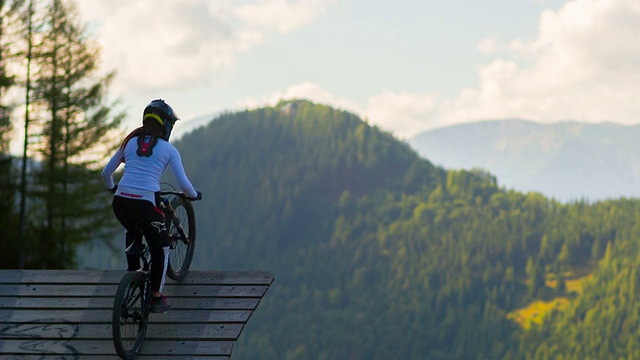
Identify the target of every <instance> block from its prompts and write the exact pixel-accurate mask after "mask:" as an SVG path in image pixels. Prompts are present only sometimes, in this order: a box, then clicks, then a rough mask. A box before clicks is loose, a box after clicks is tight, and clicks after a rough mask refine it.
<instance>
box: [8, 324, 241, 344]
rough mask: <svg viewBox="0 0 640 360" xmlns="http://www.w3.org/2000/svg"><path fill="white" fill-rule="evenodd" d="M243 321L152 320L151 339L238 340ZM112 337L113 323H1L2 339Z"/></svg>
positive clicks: (93, 338)
mask: <svg viewBox="0 0 640 360" xmlns="http://www.w3.org/2000/svg"><path fill="white" fill-rule="evenodd" d="M243 327H244V325H243V324H206V323H201V324H171V325H168V326H166V325H165V326H163V325H159V324H154V323H151V324H149V327H148V328H147V336H146V337H145V339H147V340H162V339H180V340H183V341H186V340H191V341H197V340H237V339H238V336H240V333H241V332H242V329H243ZM62 338H64V339H72V340H74V341H79V340H112V339H113V336H112V329H111V324H60V323H56V324H0V339H31V340H60V339H62Z"/></svg>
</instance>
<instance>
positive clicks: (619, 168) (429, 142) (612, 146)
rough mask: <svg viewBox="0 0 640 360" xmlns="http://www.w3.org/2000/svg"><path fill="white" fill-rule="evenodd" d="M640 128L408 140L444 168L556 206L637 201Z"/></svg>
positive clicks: (475, 128) (496, 127)
mask: <svg viewBox="0 0 640 360" xmlns="http://www.w3.org/2000/svg"><path fill="white" fill-rule="evenodd" d="M639 139H640V126H625V125H619V124H614V123H600V124H586V123H579V122H572V121H566V122H558V123H553V124H541V123H536V122H532V121H526V120H519V119H513V120H495V121H481V122H474V123H465V124H458V125H453V126H448V127H443V128H438V129H434V130H429V131H425V132H423V133H420V134H418V135H416V136H414V137H412V138H410V139H409V140H408V142H409V144H410V145H411V146H412V147H413V148H414V149H416V151H418V153H419V154H420V155H421V156H423V157H424V158H427V159H429V160H430V161H432V162H434V163H435V164H438V165H441V166H443V167H445V168H448V169H473V168H480V169H484V170H485V171H488V172H490V173H492V174H494V175H495V176H496V177H497V179H498V181H499V183H500V185H501V186H503V187H505V188H509V189H515V190H518V191H524V192H528V191H535V192H540V193H542V194H544V195H545V196H548V197H551V198H555V199H557V200H560V201H565V202H566V201H573V200H581V199H587V200H591V201H597V200H604V199H613V198H619V197H640V141H638V140H639Z"/></svg>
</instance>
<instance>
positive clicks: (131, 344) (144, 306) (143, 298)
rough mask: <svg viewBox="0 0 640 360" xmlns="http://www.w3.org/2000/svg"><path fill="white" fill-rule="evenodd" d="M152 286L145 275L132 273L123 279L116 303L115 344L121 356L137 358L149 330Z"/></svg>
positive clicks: (113, 319)
mask: <svg viewBox="0 0 640 360" xmlns="http://www.w3.org/2000/svg"><path fill="white" fill-rule="evenodd" d="M148 297H149V289H148V288H147V282H146V279H145V274H144V273H142V272H138V271H133V272H128V273H126V274H125V275H124V276H123V277H122V280H120V284H119V285H118V291H117V292H116V297H115V300H114V302H113V318H112V332H113V344H114V346H115V348H116V352H117V353H118V356H120V357H121V358H123V359H134V358H135V357H136V356H137V355H138V352H139V351H140V348H141V347H142V342H143V341H144V337H145V335H146V333H147V319H148V316H149V299H148Z"/></svg>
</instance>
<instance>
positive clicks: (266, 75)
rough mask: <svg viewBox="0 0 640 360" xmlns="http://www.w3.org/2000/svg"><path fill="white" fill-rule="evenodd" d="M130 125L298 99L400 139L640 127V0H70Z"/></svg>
mask: <svg viewBox="0 0 640 360" xmlns="http://www.w3.org/2000/svg"><path fill="white" fill-rule="evenodd" d="M78 3H79V8H80V11H81V14H82V18H83V19H84V21H86V22H88V23H89V24H90V25H91V26H90V29H91V35H92V36H93V37H94V38H95V39H96V40H98V41H99V42H100V44H101V45H102V47H103V67H104V68H105V70H116V71H117V78H116V80H115V82H114V84H113V87H112V94H113V96H114V97H115V96H118V97H119V98H120V99H121V100H122V101H123V104H124V105H125V107H126V109H127V110H128V112H129V114H130V116H129V118H128V120H127V122H126V124H125V130H126V129H130V128H133V127H134V126H137V124H138V123H139V113H140V112H141V109H142V108H143V107H144V105H146V103H147V102H148V101H149V100H150V99H152V98H155V97H163V98H165V99H166V100H167V101H168V102H169V103H170V104H172V106H173V107H174V108H175V109H176V111H177V112H178V113H179V114H180V115H181V117H182V118H183V120H185V123H187V122H189V120H191V119H195V118H197V117H200V116H203V115H207V114H216V113H220V112H222V111H229V110H231V111H233V110H240V109H244V108H255V107H258V106H265V105H273V104H275V103H276V102H277V101H278V100H279V99H282V98H285V99H287V98H293V97H304V98H308V99H310V100H312V101H316V102H319V103H325V104H329V105H332V106H335V107H338V108H341V109H345V110H348V111H352V112H355V113H357V114H358V115H360V116H361V117H363V118H365V119H367V120H368V121H369V122H370V123H372V124H376V125H378V126H380V127H382V128H384V129H385V130H389V131H391V132H393V133H394V134H396V135H397V136H398V137H400V138H408V137H411V136H414V135H416V134H418V133H420V132H421V131H425V130H428V129H433V128H437V127H442V126H447V125H451V124H455V123H460V122H468V121H477V120H485V119H502V118H525V119H530V120H534V121H540V122H554V121H559V120H567V119H572V120H578V121H585V122H602V121H614V122H619V123H624V124H636V123H638V116H637V114H638V113H639V111H640V102H639V101H637V99H636V95H635V94H637V93H639V91H638V90H640V46H639V45H638V44H639V43H640V41H639V40H640V1H637V0H447V1H442V0H439V1H432V0H423V1H415V0H414V1H409V0H397V1H382V0H215V1H214V0H183V1H175V0H136V1H135V2H131V1H129V0H90V1H85V0H83V1H79V2H78Z"/></svg>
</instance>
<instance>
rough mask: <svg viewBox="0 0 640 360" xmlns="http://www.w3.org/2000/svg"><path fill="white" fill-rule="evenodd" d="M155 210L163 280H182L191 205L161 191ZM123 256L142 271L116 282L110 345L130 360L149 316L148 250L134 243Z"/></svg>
mask: <svg viewBox="0 0 640 360" xmlns="http://www.w3.org/2000/svg"><path fill="white" fill-rule="evenodd" d="M160 197H161V199H160V204H159V208H160V209H161V210H162V211H163V212H164V214H165V219H166V225H167V231H168V232H169V239H170V247H171V250H172V251H171V255H170V256H169V267H168V268H167V276H169V277H170V278H172V279H174V280H178V281H179V280H182V279H184V277H185V276H187V273H188V272H189V267H190V266H191V260H192V259H193V251H194V249H195V245H196V222H195V212H194V210H193V204H192V203H191V201H190V200H189V199H187V198H186V197H185V195H184V194H183V193H181V192H177V191H161V192H160ZM125 252H126V253H127V255H136V256H138V257H139V258H140V259H141V260H142V268H141V269H140V270H138V271H129V272H127V273H126V274H124V276H123V277H122V279H121V280H120V284H119V285H118V290H117V291H116V296H115V299H114V302H113V314H112V332H113V344H114V346H115V348H116V352H117V353H118V356H120V357H121V358H123V359H133V358H135V357H136V356H137V355H138V352H139V351H140V348H141V347H142V343H143V341H144V338H145V335H146V333H147V324H148V321H149V313H150V312H151V308H150V305H151V288H150V286H151V279H150V275H149V269H150V266H151V255H150V254H149V246H148V245H147V244H143V243H141V242H140V243H136V242H134V243H133V244H131V246H129V247H128V248H127V249H126V250H125Z"/></svg>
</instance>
